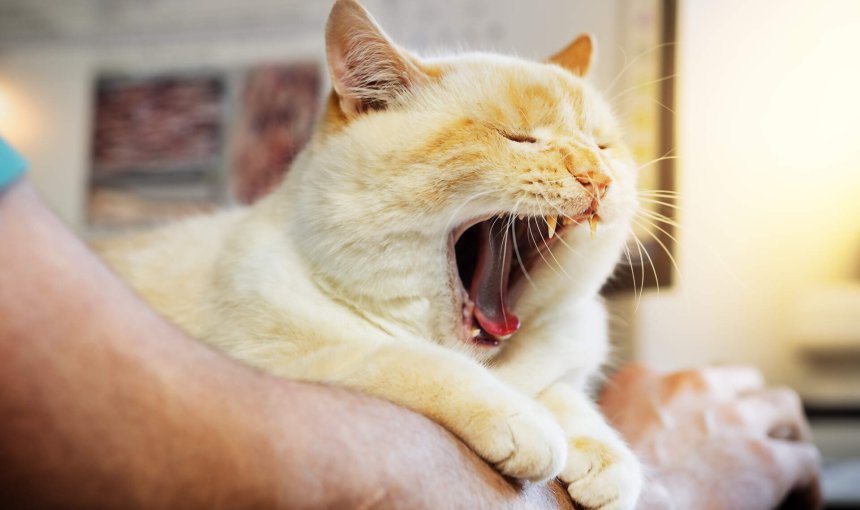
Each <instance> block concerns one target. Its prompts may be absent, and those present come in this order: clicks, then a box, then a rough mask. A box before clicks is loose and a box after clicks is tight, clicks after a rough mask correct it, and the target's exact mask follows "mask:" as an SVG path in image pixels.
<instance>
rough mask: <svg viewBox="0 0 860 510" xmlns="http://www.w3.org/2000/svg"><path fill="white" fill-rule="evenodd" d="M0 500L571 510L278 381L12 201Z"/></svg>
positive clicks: (4, 213) (396, 424) (379, 405)
mask: <svg viewBox="0 0 860 510" xmlns="http://www.w3.org/2000/svg"><path fill="white" fill-rule="evenodd" d="M0 501H4V503H8V504H11V505H12V506H16V505H18V504H19V505H21V506H27V507H47V506H63V507H89V508H94V507H123V508H133V507H140V508H143V507H145V508H204V507H205V508H217V507H231V508H247V507H252V506H255V507H263V508H276V507H289V508H365V507H366V508H370V507H373V508H383V507H398V508H406V507H408V508H452V507H464V508H479V507H486V508H556V507H559V506H568V505H569V503H568V502H567V496H566V492H565V491H564V490H563V489H560V488H559V487H558V486H557V485H555V484H552V485H550V486H544V485H530V486H526V487H521V488H519V487H516V486H515V485H512V484H511V483H510V482H508V481H506V480H505V479H503V478H502V477H500V476H499V475H498V474H497V473H496V472H495V471H493V470H492V469H491V468H490V467H488V466H487V465H486V464H485V463H484V462H482V461H481V460H480V459H478V458H477V457H476V456H475V455H474V454H473V453H472V452H470V451H469V450H468V449H467V448H466V447H465V446H463V445H462V443H460V442H459V441H457V440H456V439H455V438H454V437H453V436H451V435H450V434H449V433H448V432H446V431H445V430H444V429H442V428H441V427H439V426H438V425H436V424H435V423H433V422H431V421H430V420H428V419H426V418H424V417H422V416H419V415H417V414H414V413H412V412H409V411H407V410H404V409H401V408H398V407H396V406H394V405H392V404H389V403H387V402H383V401H379V400H376V399H373V398H370V397H366V396H363V395H358V394H354V393H350V392H347V391H344V390H340V389H337V388H329V387H323V386H317V385H311V384H302V383H297V382H291V381H286V380H282V379H276V378H273V377H270V376H268V375H266V374H262V373H259V372H256V371H254V370H252V369H250V368H247V367H245V366H243V365H240V364H239V363H236V362H234V361H232V360H230V359H227V358H226V357H224V356H223V355H221V354H220V353H217V352H215V351H213V350H210V349H209V348H207V347H205V346H204V345H202V344H200V343H198V342H195V341H193V340H190V339H188V338H187V337H185V336H184V335H182V334H181V333H180V332H179V331H177V330H176V329H175V328H173V327H172V326H170V325H169V324H167V323H166V322H165V321H164V320H162V319H161V318H160V317H158V316H157V315H156V314H154V313H153V312H152V311H150V310H149V309H148V308H147V307H146V306H144V305H143V304H142V303H141V302H140V301H139V300H138V299H137V298H136V297H135V296H134V295H133V294H132V293H131V292H130V291H129V290H128V289H127V288H126V287H125V286H124V285H123V284H122V283H121V282H119V281H118V280H117V279H116V278H115V277H114V276H113V274H111V273H110V272H109V271H108V270H107V269H106V268H105V267H104V266H103V265H102V264H101V263H100V262H99V261H98V260H97V259H96V258H95V257H94V256H93V255H92V254H91V253H90V252H89V251H88V250H87V249H86V248H85V247H84V246H83V245H82V243H81V242H80V241H79V240H77V239H76V238H75V237H74V236H73V235H72V234H71V233H69V232H68V230H67V229H66V228H65V227H64V226H63V225H62V224H61V223H60V222H59V221H58V220H57V219H56V218H55V217H54V216H53V214H51V213H50V212H49V211H48V210H47V209H46V208H45V207H44V206H43V205H42V204H41V203H40V202H39V200H38V198H36V196H35V194H34V193H33V191H32V190H31V189H30V188H29V186H28V185H27V184H26V183H23V182H19V183H18V184H15V185H13V186H12V187H11V188H9V189H7V190H6V191H3V192H0Z"/></svg>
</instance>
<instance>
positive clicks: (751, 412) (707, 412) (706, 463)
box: [600, 365, 821, 510]
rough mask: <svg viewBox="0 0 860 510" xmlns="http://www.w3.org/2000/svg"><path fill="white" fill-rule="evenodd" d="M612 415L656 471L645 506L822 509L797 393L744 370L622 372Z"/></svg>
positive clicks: (611, 396) (606, 405)
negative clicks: (774, 386)
mask: <svg viewBox="0 0 860 510" xmlns="http://www.w3.org/2000/svg"><path fill="white" fill-rule="evenodd" d="M600 405H601V408H602V410H603V413H604V415H605V416H606V417H607V419H608V420H609V421H610V423H611V424H612V425H613V426H614V427H615V428H616V429H617V430H618V431H619V432H620V433H621V434H622V435H623V436H624V438H625V439H626V440H627V441H628V442H629V443H630V445H631V446H632V447H633V449H634V451H636V453H637V454H638V455H639V456H640V458H641V460H642V461H643V463H644V464H646V466H649V467H650V472H649V475H648V482H646V489H645V493H644V494H643V496H642V498H641V499H640V504H639V508H641V509H651V508H655V509H656V508H660V509H666V508H678V509H687V508H696V509H703V510H724V509H725V510H729V509H731V510H765V509H771V508H777V507H778V506H779V505H780V504H782V505H783V508H818V507H820V506H821V499H820V493H819V487H818V473H819V454H818V451H817V449H816V448H815V446H814V445H812V444H811V443H810V442H809V441H810V433H809V426H808V424H807V422H806V419H805V417H804V415H803V408H802V405H801V402H800V399H799V397H798V396H797V394H796V393H795V392H793V391H792V390H790V389H787V388H766V387H765V383H764V380H763V378H762V376H761V374H760V373H759V372H758V371H757V370H755V369H752V368H746V367H728V366H726V367H712V368H705V369H699V370H690V371H685V372H678V373H674V374H669V375H664V376H660V375H658V374H655V373H654V372H652V371H650V370H648V369H647V368H644V367H642V366H639V365H629V366H627V367H625V368H624V369H622V370H621V371H620V372H618V374H616V375H615V376H614V377H613V378H612V380H610V381H609V383H608V384H607V385H606V387H605V388H604V391H603V393H602V395H601V398H600Z"/></svg>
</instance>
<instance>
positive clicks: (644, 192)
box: [636, 190, 681, 200]
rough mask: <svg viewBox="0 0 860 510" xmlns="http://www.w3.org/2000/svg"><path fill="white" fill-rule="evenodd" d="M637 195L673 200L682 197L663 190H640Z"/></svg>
mask: <svg viewBox="0 0 860 510" xmlns="http://www.w3.org/2000/svg"><path fill="white" fill-rule="evenodd" d="M636 194H637V195H639V196H640V197H656V198H670V199H673V200H674V199H677V198H678V197H680V196H681V194H680V193H676V192H670V191H663V190H638V191H637V192H636Z"/></svg>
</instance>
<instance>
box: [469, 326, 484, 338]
mask: <svg viewBox="0 0 860 510" xmlns="http://www.w3.org/2000/svg"><path fill="white" fill-rule="evenodd" d="M470 334H471V335H472V338H478V335H480V334H481V330H480V329H479V328H472V331H471V332H470Z"/></svg>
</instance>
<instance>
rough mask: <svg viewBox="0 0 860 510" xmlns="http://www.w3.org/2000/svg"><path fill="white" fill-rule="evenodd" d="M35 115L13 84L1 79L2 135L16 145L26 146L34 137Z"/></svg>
mask: <svg viewBox="0 0 860 510" xmlns="http://www.w3.org/2000/svg"><path fill="white" fill-rule="evenodd" d="M34 129H35V117H34V115H33V114H32V108H31V107H30V103H29V102H28V101H27V96H25V95H24V94H22V93H20V91H19V89H18V88H16V87H15V86H14V85H13V84H11V83H9V82H6V81H0V136H2V137H3V138H4V139H6V140H7V141H9V142H10V143H12V144H13V145H15V146H16V147H19V148H20V147H25V146H27V144H28V143H29V142H31V141H32V139H33V134H34Z"/></svg>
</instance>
